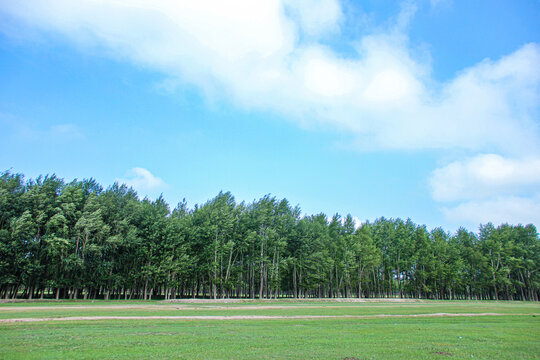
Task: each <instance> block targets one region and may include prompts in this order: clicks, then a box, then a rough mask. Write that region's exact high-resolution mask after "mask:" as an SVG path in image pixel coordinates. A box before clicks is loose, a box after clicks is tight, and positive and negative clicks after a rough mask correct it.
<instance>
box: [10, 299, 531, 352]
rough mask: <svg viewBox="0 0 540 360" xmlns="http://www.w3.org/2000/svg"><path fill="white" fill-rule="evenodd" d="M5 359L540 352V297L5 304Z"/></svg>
mask: <svg viewBox="0 0 540 360" xmlns="http://www.w3.org/2000/svg"><path fill="white" fill-rule="evenodd" d="M126 316H129V317H132V319H129V320H127V319H123V318H122V317H126ZM101 317H117V318H115V319H110V318H106V319H103V318H101ZM148 317H152V318H148ZM159 317H161V318H159ZM166 317H168V318H166ZM209 317H210V318H209ZM62 318H64V319H62ZM81 318H83V319H84V320H82V319H81ZM43 319H47V320H46V321H38V320H43ZM21 320H26V321H25V322H21ZM0 358H5V359H45V358H54V359H97V358H110V359H149V358H155V359H346V358H348V359H411V358H415V359H437V358H459V359H465V358H467V359H471V358H473V359H538V358H540V304H537V303H529V302H481V301H478V302H467V301H455V302H450V301H406V302H395V301H377V302H335V301H255V302H242V303H224V302H201V303H182V302H179V303H165V302H160V301H152V302H140V301H139V302H137V301H133V302H130V301H107V302H105V301H95V302H91V301H71V302H67V301H65V302H62V301H60V302H31V303H4V304H0Z"/></svg>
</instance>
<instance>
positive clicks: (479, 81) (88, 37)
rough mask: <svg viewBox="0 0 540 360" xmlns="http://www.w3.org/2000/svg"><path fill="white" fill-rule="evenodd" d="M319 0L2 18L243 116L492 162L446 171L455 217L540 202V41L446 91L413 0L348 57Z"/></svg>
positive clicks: (114, 6) (327, 5) (128, 3)
mask: <svg viewBox="0 0 540 360" xmlns="http://www.w3.org/2000/svg"><path fill="white" fill-rule="evenodd" d="M315 3H316V4H315V5H314V4H313V1H306V0H258V1H252V0H233V1H227V2H223V1H212V0H199V1H191V0H154V1H151V2H149V1H144V0H81V1H69V0H29V1H4V2H1V3H0V13H2V14H3V16H4V17H8V18H9V19H11V20H12V21H15V22H18V23H23V24H25V25H26V26H28V27H29V28H37V29H40V30H45V31H47V32H50V33H52V34H55V35H58V34H60V35H61V36H63V37H64V38H65V39H67V40H68V41H71V42H73V43H74V44H76V45H77V46H80V47H82V48H84V49H90V50H91V51H97V52H100V53H105V54H107V55H108V56H111V57H114V58H116V59H119V60H127V61H129V62H131V63H133V64H136V65H139V66H144V67H147V68H149V69H152V70H156V71H159V72H161V73H162V74H163V75H164V76H165V77H166V78H168V79H169V80H170V79H172V81H169V82H168V83H169V84H170V83H175V82H178V83H181V84H185V83H188V84H192V85H194V86H196V87H197V88H198V89H200V91H201V92H203V93H204V94H206V95H207V96H209V97H218V98H222V99H223V100H225V101H229V102H233V103H234V104H236V105H237V106H239V107H243V108H249V109H256V110H262V111H272V112H275V113H278V114H281V115H284V116H286V117H287V118H290V119H292V120H293V121H296V122H298V123H299V124H300V125H301V126H305V127H322V128H326V129H332V130H334V131H341V132H346V133H348V134H350V135H351V138H353V139H354V142H355V145H356V147H357V148H359V149H364V150H370V151H371V150H380V149H384V150H403V149H406V150H431V149H438V150H456V149H457V150H459V151H464V152H466V153H469V154H474V153H483V154H485V153H488V154H491V155H478V156H477V157H474V158H472V159H465V160H458V161H457V162H454V163H451V164H448V165H447V166H443V167H441V168H440V169H437V170H435V171H434V173H433V175H432V177H431V179H430V184H431V187H432V194H433V197H434V199H435V200H437V201H440V202H442V203H448V202H456V201H461V202H463V203H462V204H461V208H460V207H459V205H458V206H455V207H453V208H452V209H450V210H448V209H447V211H446V212H445V213H446V214H447V215H448V216H449V217H451V218H456V217H458V216H457V215H456V214H457V213H459V212H460V211H461V213H463V214H465V213H468V212H470V213H473V212H474V211H472V210H471V211H468V210H467V209H473V208H474V209H476V210H479V209H480V208H481V207H482V206H484V207H485V205H486V204H488V203H489V204H491V206H495V205H496V204H503V203H504V201H502V200H500V199H499V200H497V199H495V198H494V196H495V194H497V196H498V195H500V194H499V193H498V191H502V192H503V193H504V194H505V196H510V197H509V198H506V200H507V201H506V203H508V201H512V203H516V201H518V200H516V199H519V198H517V197H515V196H516V194H521V195H520V196H525V197H524V198H523V199H525V200H526V201H529V202H532V203H533V205H535V206H536V205H537V198H536V197H531V193H530V192H529V193H527V194H525V195H523V194H522V193H523V187H525V188H527V189H530V188H531V187H533V188H536V189H538V187H539V182H538V180H537V172H536V171H533V170H530V171H529V170H527V169H528V168H530V167H536V168H537V167H538V163H537V160H535V159H538V158H540V156H539V155H540V141H539V140H540V136H539V133H540V132H539V128H538V110H539V103H540V90H539V89H540V46H539V45H538V44H534V43H530V44H524V45H523V46H522V47H520V48H518V49H516V50H515V51H514V52H513V53H511V54H508V55H506V56H504V57H502V58H500V59H485V60H484V61H482V62H480V63H478V64H471V66H470V67H468V68H465V69H462V70H461V71H460V72H459V73H457V74H456V76H455V77H454V78H452V79H450V80H449V81H447V82H444V83H440V82H438V81H436V79H435V78H434V77H433V75H432V69H431V67H430V64H429V62H428V61H421V60H419V59H418V58H417V57H416V56H415V51H413V49H412V47H411V44H410V43H409V39H408V36H407V27H408V23H409V22H410V21H411V19H412V18H413V16H414V11H415V6H414V4H413V3H410V2H409V3H404V4H403V5H402V11H401V13H400V15H399V16H397V17H396V18H395V19H393V20H391V21H389V22H388V24H389V25H387V26H386V28H379V29H378V30H377V31H375V32H373V33H365V34H363V35H361V36H359V37H358V38H355V39H352V40H351V41H350V44H349V45H350V47H351V48H352V49H353V51H352V52H351V53H349V54H346V55H344V54H343V53H340V52H338V51H336V50H335V49H333V48H332V46H331V45H328V44H331V41H327V40H328V39H329V38H330V39H331V38H332V37H339V36H340V32H341V31H342V26H343V24H344V22H345V20H346V17H347V14H345V13H344V11H343V8H342V6H341V4H340V3H339V1H337V0H316V1H315ZM434 3H438V1H435V2H434ZM428 55H429V54H428ZM425 58H429V56H426V57H425ZM531 154H532V155H531ZM486 169H487V170H486ZM499 171H502V172H501V173H499ZM143 177H144V176H143ZM449 179H452V180H449ZM473 200H474V201H476V202H475V203H474V204H473V203H470V202H468V201H473ZM478 201H484V202H483V203H482V205H479V204H480V203H478ZM486 201H487V202H486ZM467 204H468V205H467ZM494 204H495V205H494ZM473 205H474V206H473ZM465 206H469V207H468V208H467V209H465V208H464V207H465ZM497 206H499V205H497ZM501 206H503V205H500V206H499V207H501ZM476 210H475V211H476ZM469 218H470V219H473V218H474V217H472V216H470V217H469ZM471 221H472V220H471ZM474 221H476V220H474Z"/></svg>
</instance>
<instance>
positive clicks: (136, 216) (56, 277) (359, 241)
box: [0, 172, 540, 301]
mask: <svg viewBox="0 0 540 360" xmlns="http://www.w3.org/2000/svg"><path fill="white" fill-rule="evenodd" d="M539 268H540V252H539V236H538V233H537V230H536V228H535V227H534V226H533V225H527V226H522V225H517V226H512V225H507V224H504V225H500V226H499V227H497V228H496V227H494V226H493V225H492V224H487V225H482V226H481V227H480V231H479V233H478V235H477V234H474V233H472V232H469V231H467V230H465V229H464V228H461V229H459V230H458V231H457V232H456V233H455V234H453V235H451V234H449V233H448V232H447V231H444V230H443V229H442V228H435V229H433V230H431V231H428V229H427V228H426V226H423V225H417V224H415V223H413V222H412V221H411V220H409V219H408V220H406V221H404V220H401V219H385V218H380V219H377V220H376V221H374V222H372V223H369V222H367V223H364V224H362V225H361V226H359V227H356V226H355V223H354V221H353V219H352V217H351V216H350V215H348V216H346V217H344V218H342V217H341V216H340V215H334V216H333V217H331V218H328V217H327V216H326V215H324V214H318V215H311V216H302V215H301V211H300V209H299V208H298V207H292V206H291V205H290V204H289V203H288V201H287V200H285V199H283V200H278V199H276V198H274V197H271V196H265V197H263V198H261V199H260V200H258V201H255V202H253V203H250V204H245V203H243V202H242V203H239V204H238V203H236V202H235V199H234V197H233V196H232V195H231V194H230V193H219V194H218V195H217V196H216V197H215V198H213V199H211V200H209V201H208V202H206V203H205V204H203V205H195V207H194V208H193V209H190V208H188V207H187V205H186V202H185V201H183V202H181V203H180V204H179V205H178V206H177V207H176V208H175V209H174V210H172V211H171V210H170V209H169V206H168V205H167V203H166V202H165V201H164V199H163V198H162V197H160V198H158V199H157V200H155V201H151V200H149V199H146V198H145V199H143V200H140V199H139V198H138V196H137V194H136V192H135V191H134V190H133V189H131V188H128V187H126V186H125V185H119V184H114V185H112V186H110V187H109V188H108V189H106V190H104V189H103V188H102V187H101V186H100V185H99V184H98V183H97V182H96V181H94V180H92V179H91V180H83V181H72V182H70V183H65V182H64V181H63V180H62V179H59V178H57V177H56V176H54V175H52V176H45V177H39V178H37V179H36V180H28V181H26V180H25V179H24V177H23V175H21V174H12V173H10V172H5V173H3V174H2V175H1V177H0V296H1V297H3V298H6V299H7V298H15V297H25V298H28V299H31V298H44V297H54V298H56V299H59V298H70V299H73V298H84V299H86V298H96V297H98V298H105V299H111V298H122V299H133V298H138V299H151V298H157V297H159V298H165V299H174V298H177V297H210V298H214V299H215V298H228V297H244V298H278V297H284V296H287V297H294V298H297V297H398V296H399V297H414V298H432V299H519V300H535V301H536V300H538V293H539V284H540V282H539V281H540V277H539V274H538V270H539Z"/></svg>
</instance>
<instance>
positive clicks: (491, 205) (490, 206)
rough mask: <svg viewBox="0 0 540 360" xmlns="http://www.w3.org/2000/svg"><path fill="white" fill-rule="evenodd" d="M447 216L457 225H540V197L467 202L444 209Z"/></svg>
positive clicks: (500, 198) (499, 198) (501, 198)
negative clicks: (490, 223)
mask: <svg viewBox="0 0 540 360" xmlns="http://www.w3.org/2000/svg"><path fill="white" fill-rule="evenodd" d="M443 213H444V214H445V216H446V217H447V218H448V219H449V220H451V221H454V222H456V223H461V224H463V222H466V223H469V224H474V225H478V224H486V223H488V222H492V223H494V224H496V225H497V224H503V223H509V224H536V225H538V224H540V196H538V195H536V196H534V197H532V198H524V197H517V196H508V197H496V198H494V199H489V200H479V201H467V202H464V203H461V204H459V205H458V206H455V207H451V208H443Z"/></svg>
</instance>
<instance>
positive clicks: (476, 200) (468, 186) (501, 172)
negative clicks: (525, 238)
mask: <svg viewBox="0 0 540 360" xmlns="http://www.w3.org/2000/svg"><path fill="white" fill-rule="evenodd" d="M429 183H430V186H431V191H432V196H433V198H434V199H435V200H437V201H439V202H441V203H443V204H446V205H444V206H443V213H444V214H445V216H446V217H447V218H448V219H449V220H451V221H454V222H456V223H457V222H463V221H465V222H467V223H469V224H474V223H476V224H478V223H481V222H482V223H485V222H488V221H491V222H494V223H497V222H513V223H530V222H533V223H535V224H540V157H524V158H505V157H502V156H499V155H495V154H485V155H478V156H475V157H472V158H468V159H465V160H462V161H455V162H452V163H450V164H448V165H446V166H443V167H441V168H438V169H436V170H435V171H434V172H433V173H432V175H431V178H430V180H429Z"/></svg>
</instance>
